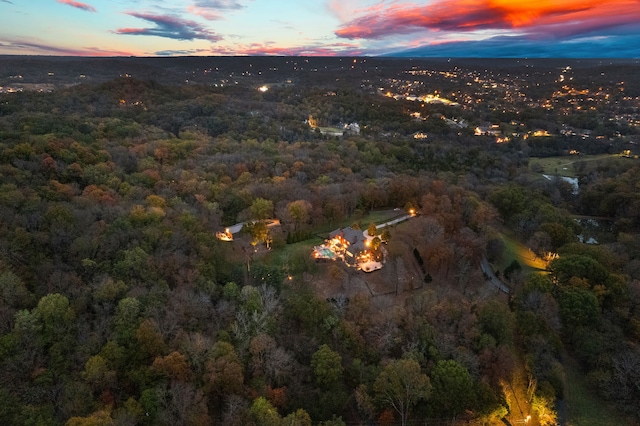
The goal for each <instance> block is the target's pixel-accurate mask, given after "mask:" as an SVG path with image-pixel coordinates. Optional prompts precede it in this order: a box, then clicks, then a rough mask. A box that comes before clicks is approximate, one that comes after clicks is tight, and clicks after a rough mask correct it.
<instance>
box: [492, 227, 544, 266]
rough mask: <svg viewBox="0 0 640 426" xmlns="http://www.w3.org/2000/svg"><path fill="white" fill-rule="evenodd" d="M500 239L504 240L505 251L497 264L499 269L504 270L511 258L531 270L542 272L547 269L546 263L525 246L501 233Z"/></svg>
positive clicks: (511, 260)
mask: <svg viewBox="0 0 640 426" xmlns="http://www.w3.org/2000/svg"><path fill="white" fill-rule="evenodd" d="M502 241H504V245H505V252H504V256H502V258H503V259H502V262H501V264H500V265H499V266H500V269H501V270H504V269H505V268H506V267H507V266H509V264H510V263H511V262H513V260H514V259H515V260H517V261H518V263H520V265H521V266H522V267H523V268H528V269H529V270H531V271H539V272H542V271H544V270H546V269H547V263H546V262H545V261H544V260H542V259H540V258H539V257H537V256H536V255H535V254H534V253H533V252H532V251H531V250H529V248H528V247H527V246H525V245H524V244H522V243H521V242H519V241H518V240H516V239H515V238H513V237H512V236H509V235H507V234H502Z"/></svg>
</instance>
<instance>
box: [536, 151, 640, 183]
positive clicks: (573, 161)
mask: <svg viewBox="0 0 640 426" xmlns="http://www.w3.org/2000/svg"><path fill="white" fill-rule="evenodd" d="M604 161H619V162H625V163H628V164H629V165H631V164H635V161H637V160H635V159H633V158H627V157H623V156H621V155H620V154H601V155H570V156H562V157H545V158H531V159H530V160H529V169H530V170H535V167H537V166H535V165H539V166H540V167H541V168H542V173H543V174H547V175H559V176H567V177H578V174H586V173H589V172H591V171H593V170H595V169H596V168H597V167H598V165H599V164H601V163H602V162H604ZM578 163H584V166H582V167H584V168H583V169H582V170H580V168H579V167H578V168H577V167H576V166H577V164H578Z"/></svg>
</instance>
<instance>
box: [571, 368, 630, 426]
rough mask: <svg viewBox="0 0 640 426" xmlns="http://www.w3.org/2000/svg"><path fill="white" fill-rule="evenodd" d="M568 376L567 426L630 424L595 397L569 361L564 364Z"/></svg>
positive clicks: (582, 376)
mask: <svg viewBox="0 0 640 426" xmlns="http://www.w3.org/2000/svg"><path fill="white" fill-rule="evenodd" d="M563 366H564V371H565V374H566V381H565V391H564V393H565V395H564V397H565V400H564V402H565V404H566V420H567V421H566V423H565V424H566V425H567V426H592V425H598V426H619V425H627V424H630V422H629V421H628V420H627V419H625V418H624V417H622V416H621V415H620V414H618V413H617V412H616V411H615V410H614V409H612V408H610V407H609V406H607V405H606V404H605V403H604V402H603V401H602V400H600V399H599V398H597V397H596V396H594V395H593V394H592V393H591V391H590V390H589V387H588V385H587V383H586V381H585V377H584V375H582V374H581V372H580V371H579V370H578V366H577V365H575V364H574V362H573V361H571V360H570V359H569V361H568V362H565V363H563Z"/></svg>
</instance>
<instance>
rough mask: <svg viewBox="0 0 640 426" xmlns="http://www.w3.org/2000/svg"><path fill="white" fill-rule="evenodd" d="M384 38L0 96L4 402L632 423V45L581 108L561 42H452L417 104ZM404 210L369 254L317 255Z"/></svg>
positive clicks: (200, 415)
mask: <svg viewBox="0 0 640 426" xmlns="http://www.w3.org/2000/svg"><path fill="white" fill-rule="evenodd" d="M265 61H266V60H265ZM273 61H280V62H281V66H282V69H284V67H285V66H284V64H282V63H284V62H285V61H288V59H287V58H278V59H269V64H271V63H273ZM388 61H389V60H386V61H385V60H381V62H380V64H379V65H380V68H379V69H378V68H377V67H376V68H375V69H377V71H376V72H374V65H373V64H372V63H371V62H372V61H369V63H368V64H366V65H365V64H359V66H360V71H359V72H358V73H357V74H353V76H351V77H349V76H347V75H345V73H344V72H343V71H342V70H337V71H336V70H333V69H328V70H327V71H325V72H324V73H321V74H322V75H321V76H320V75H319V74H318V73H316V72H315V71H313V72H312V71H308V72H305V73H302V74H297V75H295V78H292V79H289V81H288V82H286V83H278V84H271V85H269V87H268V90H264V91H261V90H257V88H258V87H259V85H262V84H265V83H268V82H265V81H262V80H261V79H263V78H266V77H264V76H262V75H261V76H254V77H252V78H250V79H245V80H242V79H241V80H238V82H236V83H235V84H228V85H222V84H213V83H211V82H198V83H195V84H180V83H175V82H171V81H162V82H158V81H157V80H154V79H151V78H148V79H144V78H136V77H130V76H123V77H115V78H109V79H105V81H89V82H83V83H81V84H73V85H60V86H58V87H56V88H55V90H52V91H34V90H24V91H22V90H21V91H18V92H16V93H1V94H0V175H1V176H2V179H1V180H0V423H2V424H21V425H68V426H77V425H209V424H225V425H324V426H334V425H335V426H338V425H345V426H346V425H352V424H353V425H356V424H357V425H396V424H397V425H403V426H404V425H417V424H430V425H494V424H512V425H513V424H518V423H520V424H523V423H527V424H534V425H555V424H566V425H583V424H584V425H588V424H612V425H613V424H617V425H619V424H630V425H635V424H640V191H639V190H638V188H640V160H638V159H637V154H638V152H637V150H638V148H637V144H638V143H640V129H639V128H638V125H637V124H634V123H635V122H634V121H633V120H637V119H638V116H639V115H640V81H639V80H638V78H637V77H635V80H634V79H633V75H636V76H637V75H638V74H637V72H636V71H637V69H634V68H633V67H630V66H626V65H625V66H623V65H619V66H612V65H608V66H602V67H600V68H598V67H595V66H594V67H591V66H589V67H585V68H580V67H578V66H576V67H575V68H576V69H575V71H574V73H575V74H574V76H575V80H574V82H575V84H576V85H577V86H578V85H582V87H590V86H591V85H592V84H595V85H597V86H598V87H596V88H595V89H594V90H593V91H592V92H593V93H596V92H597V93H596V94H593V93H592V99H591V100H589V99H585V100H584V102H587V105H589V107H587V108H574V107H575V105H576V102H578V101H576V99H579V100H580V102H582V100H581V99H582V98H583V97H584V96H585V95H584V93H582V92H581V93H582V94H578V95H575V97H574V98H572V96H574V95H572V94H571V93H573V92H572V91H571V90H569V89H566V88H565V89H563V88H562V87H563V84H561V83H559V82H555V80H553V78H556V77H557V75H556V74H557V72H556V71H557V69H556V67H555V65H556V64H549V65H548V67H545V66H541V67H539V68H540V70H539V71H538V72H536V73H534V72H532V71H531V70H530V69H529V68H527V69H524V68H509V67H508V66H506V65H505V64H502V63H500V64H497V65H496V66H495V68H491V69H489V70H484V73H486V74H482V72H480V71H477V70H476V69H473V68H465V65H457V64H455V63H451V64H450V63H447V62H444V61H442V62H438V63H437V64H433V67H432V68H434V69H435V71H436V72H434V74H433V75H421V76H417V77H416V76H413V75H412V76H411V80H416V81H418V80H419V84H420V85H421V87H423V88H425V89H424V90H425V91H427V90H428V91H430V92H433V91H434V90H436V91H439V92H440V93H450V92H453V93H451V96H453V95H455V98H454V100H456V101H457V102H458V103H457V104H456V105H453V106H448V105H444V104H440V103H433V104H428V103H423V104H421V105H416V103H415V102H411V101H409V100H407V99H395V98H393V97H388V96H382V95H381V94H380V93H379V90H378V88H379V87H384V86H383V85H385V84H387V85H388V88H389V89H390V90H391V88H394V87H395V88H396V89H397V85H398V83H397V81H399V80H400V79H402V78H405V77H404V76H406V75H407V74H406V73H405V72H404V71H403V70H404V68H406V67H407V66H408V67H409V68H410V67H411V66H413V67H414V70H415V66H416V64H415V63H412V64H410V65H407V64H405V63H400V62H394V63H393V67H394V68H393V70H396V69H397V72H396V71H393V72H391V71H390V70H391V65H387V67H388V68H387V69H383V65H384V64H388ZM218 62H219V63H220V64H219V65H220V67H222V66H223V64H224V59H222V60H219V61H218ZM253 63H255V61H254V62H253ZM287 63H288V62H287ZM216 65H218V63H216ZM405 65H406V66H405ZM234 66H236V64H235V62H234ZM420 66H426V65H420ZM467 66H469V65H467ZM366 67H369V68H366ZM367 70H371V72H365V71H367ZM445 71H447V72H451V73H454V72H455V73H457V74H456V75H457V77H456V79H457V80H456V81H452V80H451V79H447V78H448V77H447V78H445V77H443V75H444V74H443V73H444V72H445ZM12 73H14V71H12ZM220 73H221V74H222V71H220ZM605 74H606V79H603V77H601V76H604V75H605ZM25 75H26V72H25ZM465 75H469V76H472V77H470V78H471V79H472V80H469V81H479V80H482V81H481V82H480V83H477V84H476V83H469V84H467V83H466V80H464V78H465V77H464V76H465ZM612 75H613V77H611V76H612ZM507 76H508V77H507ZM630 76H631V77H630ZM5 77H6V76H4V75H0V78H3V79H4V78H5ZM287 78H288V74H286V73H283V74H282V75H280V74H279V75H278V81H283V80H284V79H287ZM491 79H493V80H491ZM507 79H508V80H509V81H508V82H507V83H505V84H508V87H507V88H506V89H504V88H501V87H500V86H498V85H496V87H493V85H492V84H493V83H487V81H490V80H491V81H498V82H500V81H502V82H504V81H507ZM623 79H624V80H625V82H624V87H622V86H621V84H620V81H622V80H623ZM3 81H5V80H3ZM390 81H394V82H393V84H394V85H396V86H392V84H391V83H389V82H390ZM512 81H513V82H514V83H512ZM412 84H413V85H414V86H413V87H415V86H416V85H418V82H414V83H412ZM515 86H517V87H518V88H517V91H519V92H520V93H522V96H517V98H518V99H519V100H517V99H516V100H514V99H513V97H512V96H511V95H509V94H508V93H507V92H509V91H511V92H513V91H514V90H516V89H514V87H515ZM487 87H488V88H487ZM386 88H387V87H385V89H386ZM621 89H624V90H621ZM398 90H399V89H398ZM605 92H606V93H607V96H606V97H605V95H604V93H605ZM554 93H555V95H554ZM558 93H561V95H558ZM474 96H475V98H473V99H474V100H473V102H466V101H464V102H463V100H464V99H467V100H468V99H471V97H474ZM477 99H482V102H480V101H476V100H477ZM550 99H551V100H554V99H555V100H554V101H553V102H554V103H553V105H554V106H553V107H550V106H549V105H548V102H551V101H549V100H550ZM599 99H601V100H602V102H600V101H599ZM465 102H466V103H465ZM470 105H471V106H470ZM591 107H593V108H591ZM569 108H571V112H568V111H569ZM417 109H418V110H419V111H420V113H421V114H420V116H421V117H422V118H421V119H416V118H415V114H414V113H415V112H416V110H417ZM309 117H314V119H315V120H317V121H318V122H319V123H320V125H321V126H331V127H338V126H343V125H346V124H349V123H358V124H359V127H360V129H361V130H360V131H359V132H345V134H344V135H343V136H331V135H326V134H323V133H322V132H321V131H320V129H319V128H315V129H314V128H312V127H311V126H309V122H308V121H309ZM447 117H449V118H455V119H456V120H457V121H456V122H460V121H461V120H462V121H463V122H468V123H469V126H468V127H465V128H461V127H456V126H452V125H448V124H447V121H446V120H445V118H447ZM621 117H624V120H622V118H621ZM634 117H635V118H634ZM485 123H495V126H494V127H497V128H500V129H501V131H502V132H503V133H505V134H507V133H508V134H509V140H508V141H507V142H506V143H496V138H495V137H493V136H490V135H481V136H477V135H474V132H473V128H474V127H477V126H483V125H484V124H485ZM566 126H571V128H572V129H578V130H577V131H578V132H579V131H583V132H586V131H588V134H589V135H590V137H589V138H586V137H576V136H571V135H568V134H566V133H561V132H560V130H561V129H566V128H567V127H566ZM540 129H544V130H545V131H547V132H550V133H551V134H552V136H549V137H544V138H535V137H533V136H531V135H532V133H533V132H534V131H539V130H540ZM417 133H423V134H426V135H427V137H426V138H417V137H415V136H414V135H416V134H417ZM585 134H586V133H585ZM634 149H635V150H636V151H635V154H636V158H633V157H634V156H633V152H632V151H633V150H634ZM570 150H580V151H581V153H580V154H579V155H575V156H574V155H569V151H570ZM624 150H629V151H631V152H632V154H631V155H622V156H621V155H619V154H620V153H621V152H623V151H624ZM596 154H597V157H596V156H595V155H596ZM540 158H545V159H549V158H551V159H550V160H549V161H548V163H545V164H551V165H544V164H543V163H535V162H534V159H536V160H537V159H540ZM556 158H557V160H556ZM554 161H555V162H554ZM565 163H567V164H568V165H566V166H565V165H564V164H565ZM543 174H544V175H545V176H547V177H543ZM549 175H552V176H549ZM562 175H564V176H572V177H575V179H576V181H577V182H578V186H579V190H577V191H576V190H575V188H574V187H573V186H572V185H571V184H570V183H569V182H568V181H567V180H566V179H563V178H562ZM410 209H415V211H416V212H417V215H416V217H414V218H411V219H409V220H408V221H406V222H403V223H400V224H397V225H393V226H390V227H389V228H385V229H386V235H385V237H384V238H383V240H384V242H383V243H382V244H383V245H384V251H385V253H386V254H385V268H384V269H383V270H380V271H376V272H373V273H371V274H365V273H364V272H362V271H355V270H353V269H352V268H349V267H347V266H345V265H342V264H340V263H333V262H326V263H318V262H316V261H315V260H314V259H313V258H312V257H311V250H312V248H313V246H314V245H317V244H320V243H321V242H322V241H323V240H324V239H325V238H327V236H328V234H329V232H330V231H333V230H335V229H337V228H341V227H346V226H352V227H354V228H362V229H367V228H368V229H372V232H374V231H373V230H375V226H374V227H373V228H371V225H372V224H373V225H375V224H378V223H381V221H382V220H381V219H379V218H380V217H383V216H384V215H385V214H389V215H390V217H391V216H393V215H397V214H400V213H402V212H405V211H409V210H410ZM389 212H391V213H389ZM398 212H400V213H398ZM271 219H277V220H278V224H279V225H278V226H276V227H267V226H266V225H265V223H266V220H271ZM236 223H249V224H252V226H245V227H244V230H243V231H241V232H240V233H239V234H237V235H234V237H235V238H234V241H232V242H229V241H221V240H220V239H218V238H216V232H219V231H222V230H223V229H225V227H229V226H231V225H234V224H236ZM589 227H590V228H594V229H595V230H594V229H591V230H590V232H591V233H592V235H593V237H594V239H593V241H594V242H596V244H587V243H585V240H586V238H585V237H584V235H586V234H585V233H586V232H587V228H589ZM515 247H520V250H518V249H517V248H515ZM526 259H532V260H531V261H530V262H527V260H526ZM485 262H486V263H487V264H489V265H490V267H491V269H492V270H493V271H492V273H491V274H490V275H494V274H495V276H494V277H491V276H489V275H488V274H487V273H485V272H483V270H482V267H481V265H482V264H483V263H485ZM540 265H542V266H540ZM407 271H408V272H407ZM412 271H415V272H416V273H413V272H412ZM405 278H406V279H405ZM492 278H494V279H497V280H499V281H500V282H501V283H502V284H503V285H504V286H505V289H504V290H501V289H500V288H496V287H495V286H494V285H492ZM362 283H364V284H362ZM356 285H361V287H362V288H369V291H361V289H360V290H359V289H358V288H356ZM375 285H378V286H380V287H379V288H391V289H392V291H380V292H378V293H376V292H375V291H372V290H371V288H374V286H375ZM385 286H386V287H385ZM577 378H578V379H577ZM582 393H586V396H584V395H582ZM585 401H587V402H589V401H590V402H591V404H588V403H585ZM585 405H591V407H585ZM594 407H595V408H594ZM590 409H591V410H596V411H597V412H594V411H589V410H590ZM598 415H599V416H602V417H599V418H598V419H596V418H595V417H594V416H598Z"/></svg>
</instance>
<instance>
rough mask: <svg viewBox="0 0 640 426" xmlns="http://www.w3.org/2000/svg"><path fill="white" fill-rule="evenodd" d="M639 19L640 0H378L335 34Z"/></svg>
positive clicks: (584, 27)
mask: <svg viewBox="0 0 640 426" xmlns="http://www.w3.org/2000/svg"><path fill="white" fill-rule="evenodd" d="M638 21H640V3H638V1H637V0H601V1H596V0H522V1H520V2H514V1H513V0H454V1H446V0H439V1H437V2H435V3H432V4H429V5H416V4H398V3H396V4H393V5H390V6H385V5H383V4H378V5H376V6H373V7H371V8H369V9H366V10H364V11H363V13H362V14H361V15H360V16H358V17H357V18H355V19H353V20H351V21H350V22H347V23H346V24H345V25H343V26H342V27H341V28H340V29H338V30H337V31H336V32H335V34H336V35H337V36H338V37H343V38H349V39H379V38H384V37H387V36H392V35H395V34H408V33H414V32H417V31H423V30H430V31H454V32H469V31H477V30H487V29H493V30H512V29H522V30H527V31H530V32H536V29H540V33H544V32H545V31H549V30H550V28H551V27H553V28H552V29H553V30H558V31H563V28H562V26H564V25H567V26H568V27H567V28H570V29H572V31H576V32H577V33H580V32H581V31H589V30H590V29H598V28H602V27H603V26H609V27H610V26H617V25H623V24H627V23H633V22H638ZM567 28H564V30H565V31H566V30H567ZM551 35H552V34H551Z"/></svg>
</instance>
